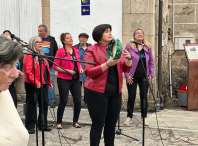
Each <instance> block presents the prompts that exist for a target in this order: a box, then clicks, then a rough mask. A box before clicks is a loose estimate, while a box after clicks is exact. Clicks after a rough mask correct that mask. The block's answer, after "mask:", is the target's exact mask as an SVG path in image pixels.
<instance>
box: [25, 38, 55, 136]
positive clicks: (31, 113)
mask: <svg viewBox="0 0 198 146" xmlns="http://www.w3.org/2000/svg"><path fill="white" fill-rule="evenodd" d="M29 45H30V47H31V48H32V49H34V50H35V51H36V52H38V53H39V54H41V55H43V50H42V39H41V38H40V37H38V36H34V37H32V38H30V40H29ZM29 53H30V52H29ZM34 64H35V74H34V66H33V58H32V56H31V55H25V57H24V60H23V66H24V72H25V79H24V81H25V90H26V115H25V127H26V128H27V130H28V132H29V134H34V133H35V130H34V127H35V124H36V120H37V119H36V102H35V99H34V76H35V85H36V95H37V100H38V103H39V117H38V127H39V129H40V130H41V128H42V127H41V126H42V125H41V108H40V106H41V96H40V95H41V89H40V87H41V85H42V87H43V113H44V120H45V121H44V122H45V125H44V130H45V131H51V129H50V128H48V127H47V111H48V87H49V88H53V85H52V82H51V79H50V70H49V65H48V62H47V60H45V59H44V63H43V62H42V66H41V70H42V82H41V80H40V65H39V62H38V57H35V59H34Z"/></svg>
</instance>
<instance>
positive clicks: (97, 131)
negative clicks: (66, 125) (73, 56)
mask: <svg viewBox="0 0 198 146" xmlns="http://www.w3.org/2000/svg"><path fill="white" fill-rule="evenodd" d="M92 36H93V39H94V40H95V41H96V42H97V44H95V45H93V46H90V47H88V48H87V49H86V53H85V57H84V61H88V62H95V63H96V65H90V64H84V69H85V74H86V76H87V79H86V81H85V83H84V87H85V97H86V101H87V106H88V110H89V114H90V117H91V119H92V127H91V131H90V146H99V143H100V138H101V132H102V129H103V126H104V125H105V126H104V142H105V145H108V146H113V145H114V138H115V126H116V122H117V120H118V116H119V112H120V109H121V101H122V98H121V89H122V82H123V72H129V70H130V68H131V66H132V57H131V55H130V54H129V53H128V51H126V50H125V49H123V50H124V51H123V53H122V55H121V58H120V59H117V60H113V59H108V57H107V45H108V44H109V42H110V41H111V40H112V35H111V25H109V24H101V25H98V26H96V27H95V28H94V30H93V33H92Z"/></svg>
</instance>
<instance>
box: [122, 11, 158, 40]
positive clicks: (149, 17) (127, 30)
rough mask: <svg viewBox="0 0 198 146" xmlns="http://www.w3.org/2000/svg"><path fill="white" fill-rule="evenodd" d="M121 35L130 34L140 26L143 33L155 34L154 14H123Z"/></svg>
mask: <svg viewBox="0 0 198 146" xmlns="http://www.w3.org/2000/svg"><path fill="white" fill-rule="evenodd" d="M122 25H123V28H122V34H123V36H131V35H133V33H134V31H135V30H136V29H137V28H141V29H142V30H143V31H144V34H145V35H155V16H154V14H123V19H122Z"/></svg>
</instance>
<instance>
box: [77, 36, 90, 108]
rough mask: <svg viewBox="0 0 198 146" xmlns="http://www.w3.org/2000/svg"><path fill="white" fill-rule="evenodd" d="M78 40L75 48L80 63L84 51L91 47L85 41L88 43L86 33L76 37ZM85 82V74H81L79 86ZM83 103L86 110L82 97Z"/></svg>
mask: <svg viewBox="0 0 198 146" xmlns="http://www.w3.org/2000/svg"><path fill="white" fill-rule="evenodd" d="M78 38H79V42H80V43H79V44H76V45H75V47H76V48H78V49H79V53H80V61H82V60H83V58H84V56H85V50H86V48H87V47H89V46H91V44H88V43H87V41H88V38H89V35H88V34H86V33H81V34H79V36H78ZM81 66H82V68H83V70H84V65H83V63H81ZM85 80H86V75H85V73H83V74H81V75H80V83H81V86H82V84H83V83H84V81H85ZM84 101H85V108H87V104H86V100H85V97H84Z"/></svg>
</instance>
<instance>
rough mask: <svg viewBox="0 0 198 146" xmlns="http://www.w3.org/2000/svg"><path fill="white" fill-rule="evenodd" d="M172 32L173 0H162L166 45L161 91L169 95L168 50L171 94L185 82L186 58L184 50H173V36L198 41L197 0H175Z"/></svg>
mask: <svg viewBox="0 0 198 146" xmlns="http://www.w3.org/2000/svg"><path fill="white" fill-rule="evenodd" d="M174 6H175V14H174V19H175V20H174V21H175V22H174V32H173V0H164V9H163V10H164V15H163V31H164V32H165V36H166V37H165V42H166V45H165V46H164V48H163V83H164V85H163V93H164V94H165V95H167V96H168V95H169V68H168V63H169V62H168V51H169V49H170V48H171V50H172V54H173V55H172V84H173V94H174V96H175V95H176V94H177V93H176V89H178V88H179V87H180V86H181V85H183V84H187V59H186V55H185V52H184V50H183V51H175V48H174V43H173V33H174V36H180V37H181V36H182V37H186V36H193V37H194V43H198V35H197V32H198V27H197V24H198V0H175V5H174Z"/></svg>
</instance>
